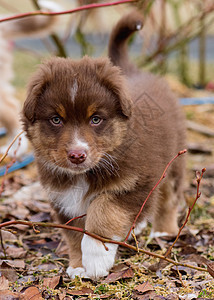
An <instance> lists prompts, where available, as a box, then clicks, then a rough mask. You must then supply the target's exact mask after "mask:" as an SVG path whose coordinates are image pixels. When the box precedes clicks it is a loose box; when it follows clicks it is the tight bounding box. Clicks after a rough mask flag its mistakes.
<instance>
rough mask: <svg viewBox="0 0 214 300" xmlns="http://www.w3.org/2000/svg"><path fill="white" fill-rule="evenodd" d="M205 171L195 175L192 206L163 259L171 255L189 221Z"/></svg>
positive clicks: (198, 196)
mask: <svg viewBox="0 0 214 300" xmlns="http://www.w3.org/2000/svg"><path fill="white" fill-rule="evenodd" d="M205 171H206V169H205V168H204V169H202V171H201V174H200V173H199V174H196V181H197V191H196V196H195V200H194V202H193V204H192V206H191V207H189V209H188V214H187V216H186V219H185V221H184V223H183V225H182V226H181V227H180V229H179V232H178V234H177V236H176V239H175V240H174V242H173V243H172V245H171V246H170V247H169V249H168V250H167V252H166V254H165V255H164V256H165V257H167V256H168V255H169V254H170V253H171V251H172V248H173V247H174V245H175V243H176V242H177V240H178V238H179V236H180V234H181V231H182V230H183V228H184V226H185V225H186V223H187V222H188V220H189V216H190V213H191V211H192V210H193V207H194V206H195V203H196V201H197V200H198V199H199V198H200V196H201V192H200V191H199V188H200V183H201V180H202V177H203V175H204V173H205Z"/></svg>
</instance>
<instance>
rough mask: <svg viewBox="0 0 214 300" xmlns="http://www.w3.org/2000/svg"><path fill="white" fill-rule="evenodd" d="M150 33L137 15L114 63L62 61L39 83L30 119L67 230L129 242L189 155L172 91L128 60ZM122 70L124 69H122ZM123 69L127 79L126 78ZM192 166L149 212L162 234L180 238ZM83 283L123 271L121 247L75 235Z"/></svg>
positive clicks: (71, 236) (73, 258)
mask: <svg viewBox="0 0 214 300" xmlns="http://www.w3.org/2000/svg"><path fill="white" fill-rule="evenodd" d="M141 26H142V20H141V16H139V15H138V14H137V13H131V14H129V15H128V16H126V17H124V18H122V19H121V21H120V22H119V23H118V24H117V26H116V28H115V29H114V30H113V32H112V35H111V39H110V44H109V57H110V59H111V61H112V62H111V61H110V60H109V59H108V58H99V59H92V58H89V57H84V58H83V59H81V60H77V61H73V60H71V59H63V58H52V59H51V60H49V61H47V62H46V63H44V64H43V65H41V67H40V68H39V70H38V71H37V72H36V73H35V74H34V76H33V78H32V79H31V82H30V84H29V87H28V96H27V99H26V102H25V104H24V109H23V122H24V127H25V130H26V132H27V136H28V138H29V139H30V141H31V142H32V145H33V147H34V151H35V156H36V161H37V165H38V170H39V174H40V178H41V182H42V185H43V186H44V188H45V189H46V190H47V192H48V194H49V197H50V201H51V203H52V206H53V208H54V209H55V211H56V214H57V216H58V220H59V221H60V222H61V223H65V222H67V221H68V220H69V219H71V218H74V217H77V216H80V215H83V214H87V216H86V217H84V218H82V219H78V220H75V221H73V222H72V225H73V226H80V227H82V228H85V229H86V230H88V231H89V232H93V233H96V234H98V235H100V236H102V237H107V238H110V239H114V240H118V241H119V240H123V239H124V238H125V236H126V235H127V233H128V231H129V229H130V227H131V224H132V222H133V220H134V218H135V216H136V215H137V213H138V211H139V209H140V207H141V205H142V203H143V201H144V200H145V198H146V196H147V195H148V193H149V192H150V190H151V189H152V188H153V187H154V185H155V183H156V182H157V180H158V179H159V177H160V176H161V174H162V172H163V170H164V168H165V166H166V164H167V163H168V162H169V160H170V159H171V158H172V157H173V156H174V155H175V154H177V152H178V151H179V150H182V149H183V148H184V144H185V130H184V119H183V117H182V114H181V112H180V108H179V106H178V103H177V100H176V98H175V96H174V95H173V94H172V93H171V91H170V90H169V88H168V86H167V84H166V83H165V82H164V81H163V80H162V79H160V78H159V77H156V76H154V75H152V74H149V73H141V72H140V71H138V70H137V68H135V67H134V66H133V65H132V64H131V63H130V62H129V60H128V57H127V52H126V51H127V50H126V42H127V38H128V37H129V36H130V35H131V34H132V33H133V32H134V31H136V30H138V29H140V28H141ZM118 66H119V67H118ZM120 68H121V69H120ZM183 177H184V160H183V158H182V157H180V158H179V159H178V160H177V161H175V163H174V164H173V165H172V166H171V167H170V169H169V171H168V176H167V178H166V179H164V181H163V182H162V184H161V185H160V186H159V189H158V190H156V191H155V192H154V193H153V194H152V196H151V197H150V199H149V201H148V202H147V204H146V205H145V208H144V210H143V213H142V215H141V216H140V218H139V221H138V224H137V227H136V231H135V232H136V233H140V231H141V229H142V227H143V225H144V223H145V220H149V221H151V222H152V223H153V230H154V232H160V233H164V232H167V233H170V234H176V233H177V230H178V226H177V206H178V203H179V202H180V200H181V199H182V197H183V188H182V184H183ZM65 236H66V239H67V243H68V246H69V255H70V266H69V268H68V269H67V273H68V275H69V276H70V277H72V278H74V277H75V275H79V276H82V277H84V276H85V277H90V278H98V277H102V276H105V275H107V274H108V272H109V270H110V269H111V267H112V266H113V264H114V260H115V255H116V252H117V245H114V244H108V245H107V247H108V251H106V249H105V248H104V246H103V244H102V243H101V242H99V241H97V240H95V239H93V238H91V237H89V236H87V235H82V234H80V233H77V232H72V231H69V232H68V231H66V232H65Z"/></svg>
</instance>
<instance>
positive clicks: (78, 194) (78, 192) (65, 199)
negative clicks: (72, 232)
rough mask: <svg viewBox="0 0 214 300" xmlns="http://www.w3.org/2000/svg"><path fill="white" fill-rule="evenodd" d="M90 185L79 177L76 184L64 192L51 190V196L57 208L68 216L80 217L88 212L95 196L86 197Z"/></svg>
mask: <svg viewBox="0 0 214 300" xmlns="http://www.w3.org/2000/svg"><path fill="white" fill-rule="evenodd" d="M88 188H89V185H88V183H87V182H86V181H85V180H84V179H79V180H78V181H77V183H76V184H75V185H72V186H71V187H70V188H69V189H66V190H65V191H63V192H57V191H49V198H50V200H51V202H52V203H53V206H54V208H55V209H57V210H58V211H59V213H60V214H63V215H65V216H66V217H68V218H74V217H78V216H80V215H83V214H85V213H86V212H87V209H88V207H89V205H90V202H91V200H92V198H93V196H89V197H87V198H85V196H86V193H87V192H88Z"/></svg>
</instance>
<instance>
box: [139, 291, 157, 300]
mask: <svg viewBox="0 0 214 300" xmlns="http://www.w3.org/2000/svg"><path fill="white" fill-rule="evenodd" d="M156 297H157V294H156V293H155V291H149V292H147V293H145V294H141V293H138V292H137V291H136V292H134V293H133V299H136V300H150V299H156Z"/></svg>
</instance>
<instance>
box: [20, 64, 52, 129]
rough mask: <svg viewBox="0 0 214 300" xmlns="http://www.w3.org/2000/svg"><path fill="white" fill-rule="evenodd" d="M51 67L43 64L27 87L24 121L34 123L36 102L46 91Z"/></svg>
mask: <svg viewBox="0 0 214 300" xmlns="http://www.w3.org/2000/svg"><path fill="white" fill-rule="evenodd" d="M48 71H49V68H48V66H46V65H41V67H40V68H39V69H38V70H37V71H36V73H35V74H34V75H33V77H32V78H31V81H30V82H29V84H28V89H27V98H26V100H25V102H24V106H23V111H22V114H23V121H24V123H26V121H29V122H31V123H33V122H34V121H35V110H36V104H37V101H38V99H39V97H40V96H41V95H42V94H43V93H44V91H45V89H46V87H47V84H48V81H49V77H50V76H49V72H48Z"/></svg>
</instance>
